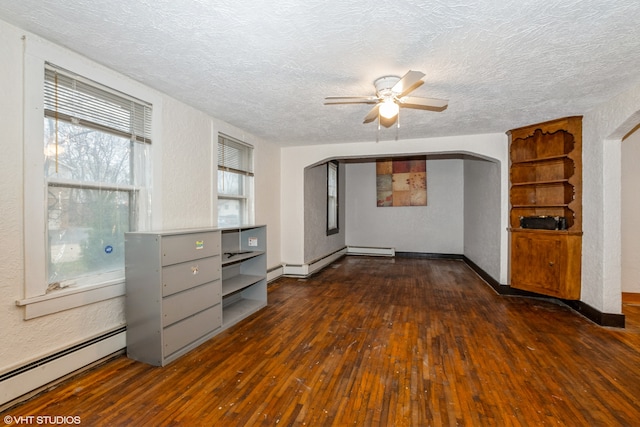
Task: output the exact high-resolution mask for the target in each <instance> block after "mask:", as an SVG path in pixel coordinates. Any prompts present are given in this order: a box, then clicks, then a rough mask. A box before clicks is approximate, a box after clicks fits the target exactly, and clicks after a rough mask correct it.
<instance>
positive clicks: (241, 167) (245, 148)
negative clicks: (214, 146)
mask: <svg viewBox="0 0 640 427" xmlns="http://www.w3.org/2000/svg"><path fill="white" fill-rule="evenodd" d="M252 156H253V148H252V147H251V146H249V145H247V144H244V143H243V142H240V141H238V140H237V139H235V138H231V137H230V136H227V135H224V134H219V135H218V169H219V170H222V171H226V172H234V173H239V174H243V175H247V176H253V158H252Z"/></svg>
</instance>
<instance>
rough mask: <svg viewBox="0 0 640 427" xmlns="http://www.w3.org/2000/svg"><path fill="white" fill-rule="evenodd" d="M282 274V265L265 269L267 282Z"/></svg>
mask: <svg viewBox="0 0 640 427" xmlns="http://www.w3.org/2000/svg"><path fill="white" fill-rule="evenodd" d="M283 274H284V265H279V266H277V267H273V268H270V269H269V270H267V283H270V282H273V281H274V280H276V279H277V278H278V277H281V276H282V275H283Z"/></svg>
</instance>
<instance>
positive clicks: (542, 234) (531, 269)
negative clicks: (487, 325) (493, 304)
mask: <svg viewBox="0 0 640 427" xmlns="http://www.w3.org/2000/svg"><path fill="white" fill-rule="evenodd" d="M507 135H509V158H510V159H511V163H510V173H509V180H510V184H511V186H510V188H509V203H510V212H509V224H510V228H509V231H510V232H511V268H510V271H511V277H510V285H511V286H512V287H514V288H518V289H523V290H527V291H530V292H535V293H539V294H542V295H549V296H554V297H558V298H564V299H578V298H580V270H581V248H582V117H578V116H577V117H566V118H562V119H558V120H552V121H549V122H545V123H538V124H534V125H530V126H525V127H522V128H518V129H513V130H511V131H509V132H507ZM539 216H545V217H560V218H561V219H562V221H563V224H566V227H567V229H566V230H542V229H531V228H521V227H520V223H521V218H522V217H539Z"/></svg>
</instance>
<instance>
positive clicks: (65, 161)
mask: <svg viewBox="0 0 640 427" xmlns="http://www.w3.org/2000/svg"><path fill="white" fill-rule="evenodd" d="M150 143H151V105H149V104H147V103H145V102H142V101H140V100H137V99H134V98H132V97H130V96H127V95H125V94H122V93H120V92H117V91H114V90H112V89H109V88H107V87H105V86H102V85H100V84H98V83H95V82H93V81H90V80H88V79H85V78H82V77H79V76H76V75H74V74H73V73H71V72H69V71H66V70H63V69H60V68H57V67H55V66H53V65H50V64H46V65H45V79H44V178H45V182H46V187H47V196H46V216H45V218H46V226H45V231H46V235H47V239H46V243H45V244H46V255H47V266H46V270H47V271H46V276H47V284H48V288H47V291H52V290H55V289H58V288H61V287H66V286H72V285H79V286H81V285H86V284H95V283H98V282H105V281H109V280H114V279H122V278H123V277H124V233H125V232H127V231H133V230H137V229H139V228H141V225H143V224H145V223H147V222H148V220H149V217H150V214H149V212H148V211H149V209H141V206H146V204H145V203H144V202H143V200H142V198H144V197H145V195H146V194H148V193H147V192H146V191H144V190H145V188H146V187H147V186H148V183H147V181H148V180H147V173H148V171H149V166H148V165H147V161H148V158H149V156H148V152H147V151H148V150H149V148H148V147H149V146H150Z"/></svg>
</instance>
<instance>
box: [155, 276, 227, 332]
mask: <svg viewBox="0 0 640 427" xmlns="http://www.w3.org/2000/svg"><path fill="white" fill-rule="evenodd" d="M221 289H222V285H221V282H220V280H216V281H215V282H210V283H206V284H204V285H201V286H197V287H195V288H191V289H189V290H186V291H184V292H180V293H177V294H173V295H171V296H169V297H167V298H163V300H162V326H163V327H166V326H168V325H171V324H172V323H175V322H177V321H179V320H182V319H185V318H187V317H189V316H191V315H192V314H194V313H198V312H199V311H202V310H204V309H206V308H208V307H211V306H212V305H215V304H218V303H220V302H222V296H221V294H222V291H221Z"/></svg>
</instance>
